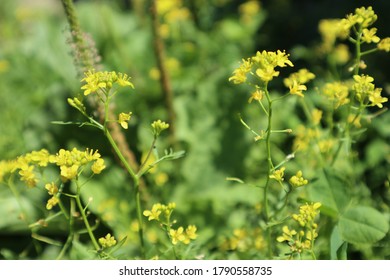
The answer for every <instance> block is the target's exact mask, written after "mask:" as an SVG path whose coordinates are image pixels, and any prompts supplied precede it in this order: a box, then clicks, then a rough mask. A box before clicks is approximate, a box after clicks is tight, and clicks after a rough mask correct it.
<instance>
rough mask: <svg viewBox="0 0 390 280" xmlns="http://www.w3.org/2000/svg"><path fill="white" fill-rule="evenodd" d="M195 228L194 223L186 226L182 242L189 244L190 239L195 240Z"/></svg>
mask: <svg viewBox="0 0 390 280" xmlns="http://www.w3.org/2000/svg"><path fill="white" fill-rule="evenodd" d="M196 230H197V228H196V226H194V225H190V226H188V227H187V228H186V232H185V239H184V240H183V243H184V244H189V243H190V242H191V240H195V239H196V238H197V237H198V235H197V234H196Z"/></svg>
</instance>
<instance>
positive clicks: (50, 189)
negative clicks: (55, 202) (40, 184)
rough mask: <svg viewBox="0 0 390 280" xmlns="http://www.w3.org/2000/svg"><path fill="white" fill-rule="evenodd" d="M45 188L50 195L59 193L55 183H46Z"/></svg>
mask: <svg viewBox="0 0 390 280" xmlns="http://www.w3.org/2000/svg"><path fill="white" fill-rule="evenodd" d="M45 189H47V192H48V193H49V194H50V195H56V194H57V193H58V187H57V186H56V185H55V184H54V183H50V184H46V185H45Z"/></svg>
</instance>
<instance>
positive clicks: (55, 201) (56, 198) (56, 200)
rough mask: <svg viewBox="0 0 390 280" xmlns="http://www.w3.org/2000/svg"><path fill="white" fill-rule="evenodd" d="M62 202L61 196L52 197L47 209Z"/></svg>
mask: <svg viewBox="0 0 390 280" xmlns="http://www.w3.org/2000/svg"><path fill="white" fill-rule="evenodd" d="M58 202H60V200H59V198H58V197H56V196H53V197H51V198H50V199H49V200H48V201H47V204H46V209H47V210H51V209H52V208H53V207H54V206H56V205H57V204H58Z"/></svg>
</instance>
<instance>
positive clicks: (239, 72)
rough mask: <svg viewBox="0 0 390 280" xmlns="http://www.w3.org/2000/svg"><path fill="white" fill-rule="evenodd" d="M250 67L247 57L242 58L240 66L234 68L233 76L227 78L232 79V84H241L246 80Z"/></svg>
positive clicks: (250, 63)
mask: <svg viewBox="0 0 390 280" xmlns="http://www.w3.org/2000/svg"><path fill="white" fill-rule="evenodd" d="M251 69H252V62H251V60H250V59H249V58H248V59H246V60H245V59H242V63H241V64H240V66H239V67H238V68H237V69H236V70H234V72H233V76H231V77H230V78H229V81H232V82H233V83H234V84H242V83H244V82H245V81H246V79H247V77H246V74H248V73H249V72H250V71H251Z"/></svg>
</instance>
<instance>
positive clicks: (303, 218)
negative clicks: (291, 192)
mask: <svg viewBox="0 0 390 280" xmlns="http://www.w3.org/2000/svg"><path fill="white" fill-rule="evenodd" d="M320 207H321V203H319V202H316V203H311V204H306V205H302V206H301V207H300V208H299V214H293V215H292V218H293V220H295V221H296V222H297V224H298V227H297V228H296V229H290V228H289V227H288V226H287V225H285V226H283V228H282V235H281V236H278V237H277V239H276V240H277V241H278V242H287V244H288V245H289V247H290V251H291V253H292V254H294V253H299V254H300V253H302V252H303V251H305V250H309V251H310V250H312V249H313V245H314V240H315V239H316V238H317V236H318V233H317V227H318V225H317V224H316V223H315V222H314V220H315V218H316V217H317V216H318V214H319V213H320V211H319V208H320Z"/></svg>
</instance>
